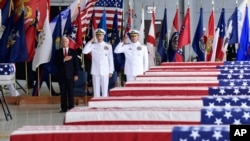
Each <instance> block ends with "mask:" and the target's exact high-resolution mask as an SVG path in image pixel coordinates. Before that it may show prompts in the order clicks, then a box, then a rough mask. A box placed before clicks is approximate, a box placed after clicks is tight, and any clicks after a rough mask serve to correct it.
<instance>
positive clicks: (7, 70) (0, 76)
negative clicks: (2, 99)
mask: <svg viewBox="0 0 250 141" xmlns="http://www.w3.org/2000/svg"><path fill="white" fill-rule="evenodd" d="M15 73H16V68H15V65H14V64H13V63H0V85H8V84H13V83H14V82H15Z"/></svg>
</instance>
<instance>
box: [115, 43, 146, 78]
mask: <svg viewBox="0 0 250 141" xmlns="http://www.w3.org/2000/svg"><path fill="white" fill-rule="evenodd" d="M114 52H115V53H124V55H125V58H126V59H125V68H124V73H125V74H126V77H127V81H131V80H135V77H136V76H137V75H142V74H143V73H144V72H145V71H147V70H148V50H147V47H146V46H144V45H141V43H140V42H139V41H138V42H136V43H129V44H124V43H122V42H121V43H119V44H118V45H117V47H116V48H115V50H114Z"/></svg>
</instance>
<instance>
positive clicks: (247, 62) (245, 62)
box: [224, 61, 250, 65]
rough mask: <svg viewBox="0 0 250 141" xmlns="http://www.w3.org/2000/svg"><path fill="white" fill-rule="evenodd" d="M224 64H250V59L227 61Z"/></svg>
mask: <svg viewBox="0 0 250 141" xmlns="http://www.w3.org/2000/svg"><path fill="white" fill-rule="evenodd" d="M224 65H250V61H225V62H224Z"/></svg>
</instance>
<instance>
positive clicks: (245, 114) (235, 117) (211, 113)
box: [201, 107, 250, 125]
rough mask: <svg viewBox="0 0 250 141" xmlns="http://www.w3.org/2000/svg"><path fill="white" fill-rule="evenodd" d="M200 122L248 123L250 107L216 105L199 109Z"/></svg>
mask: <svg viewBox="0 0 250 141" xmlns="http://www.w3.org/2000/svg"><path fill="white" fill-rule="evenodd" d="M201 124H216V125H222V124H234V125H240V124H250V109H249V108H242V107H234V108H227V107H216V108H205V107H204V108H202V109H201Z"/></svg>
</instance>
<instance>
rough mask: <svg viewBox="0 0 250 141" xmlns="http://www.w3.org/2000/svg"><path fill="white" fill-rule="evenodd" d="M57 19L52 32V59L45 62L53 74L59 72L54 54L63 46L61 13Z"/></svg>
mask: <svg viewBox="0 0 250 141" xmlns="http://www.w3.org/2000/svg"><path fill="white" fill-rule="evenodd" d="M55 19H56V26H55V29H54V31H53V33H52V38H53V39H52V40H53V43H52V52H51V59H50V62H48V63H46V64H45V67H46V69H47V71H48V72H49V73H52V74H55V73H56V72H57V69H56V67H55V65H54V56H55V52H56V50H58V49H59V48H60V46H61V36H62V19H61V14H59V15H58V16H57V17H56V18H55ZM52 22H53V21H52Z"/></svg>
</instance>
